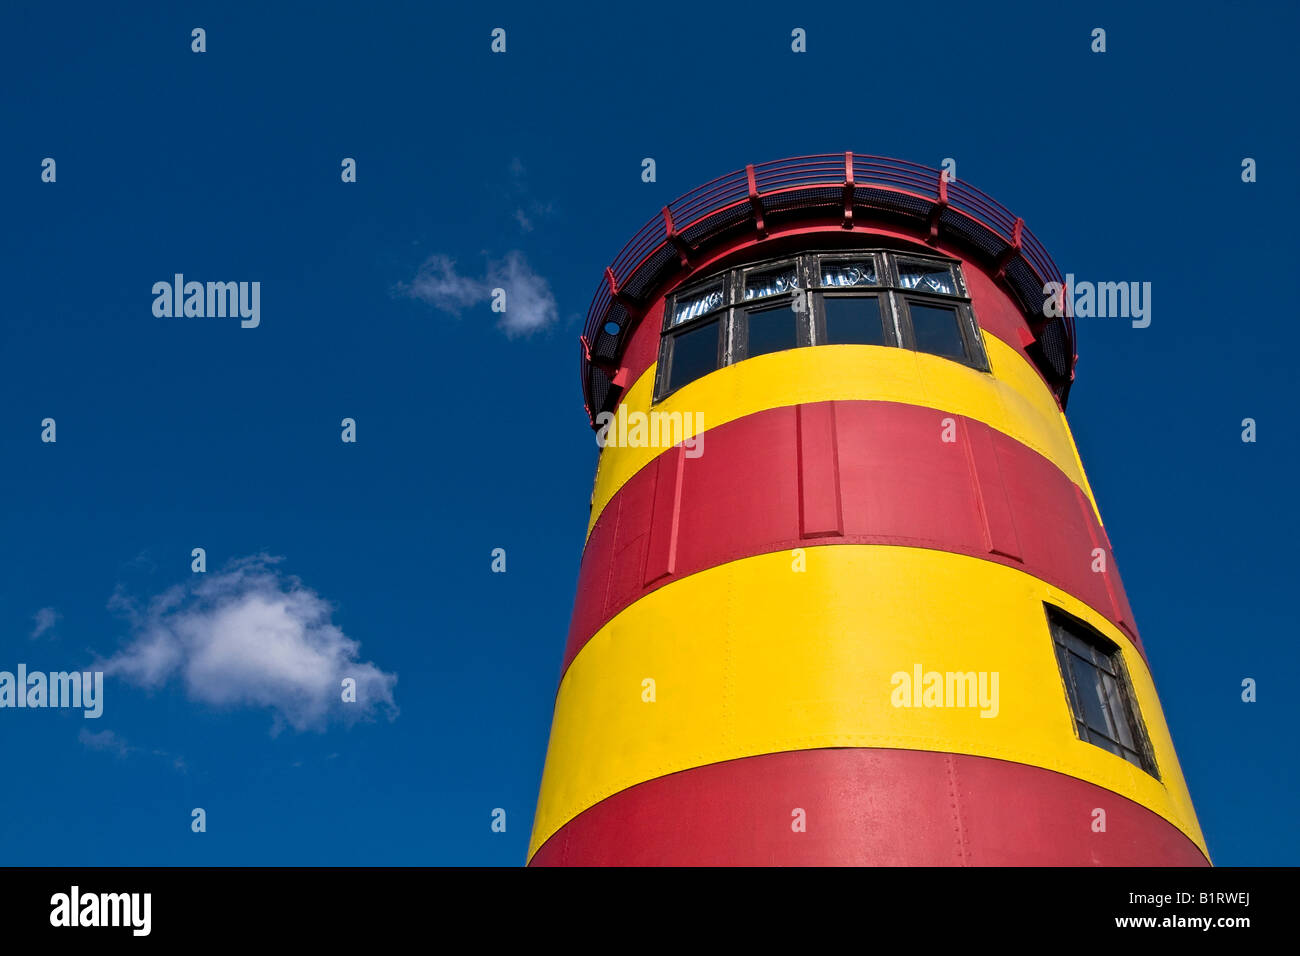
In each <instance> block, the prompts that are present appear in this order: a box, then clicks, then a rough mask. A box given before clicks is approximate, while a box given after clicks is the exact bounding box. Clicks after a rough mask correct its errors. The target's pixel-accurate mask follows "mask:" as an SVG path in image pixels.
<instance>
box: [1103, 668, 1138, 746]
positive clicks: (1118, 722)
mask: <svg viewBox="0 0 1300 956" xmlns="http://www.w3.org/2000/svg"><path fill="white" fill-rule="evenodd" d="M1101 683H1102V686H1103V687H1105V689H1106V703H1107V705H1108V707H1107V709H1108V711H1109V713H1110V716H1111V725H1112V726H1113V727H1114V728H1115V733H1114V734H1113V735H1112V736H1114V738H1115V739H1116V740H1118V741H1119V742H1120V743H1121V744H1123V745H1124V746H1125V747H1127V748H1128V749H1130V750H1132V749H1133V748H1135V747H1136V746H1137V743H1136V742H1135V741H1134V740H1133V732H1132V731H1131V730H1130V729H1129V726H1128V708H1127V707H1125V705H1124V698H1123V697H1122V696H1121V694H1122V693H1123V692H1122V691H1121V690H1120V686H1119V683H1118V682H1117V681H1116V680H1115V678H1113V677H1111V676H1110V675H1109V674H1106V673H1102V674H1101Z"/></svg>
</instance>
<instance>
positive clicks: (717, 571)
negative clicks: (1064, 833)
mask: <svg viewBox="0 0 1300 956" xmlns="http://www.w3.org/2000/svg"><path fill="white" fill-rule="evenodd" d="M803 351H805V352H814V351H819V350H814V349H806V350H803ZM897 351H899V352H900V354H902V355H904V356H906V355H907V354H908V353H905V352H901V350H897ZM850 359H851V361H850V362H849V364H851V365H853V366H854V367H860V366H861V365H862V364H863V362H862V360H861V358H860V357H859V356H856V355H854V356H851V357H850ZM771 364H772V365H773V366H779V365H781V364H782V363H771ZM778 370H779V369H778V368H776V367H773V368H772V369H765V370H763V376H762V377H763V378H764V380H770V378H771V377H772V376H773V375H775V374H776V372H777V371H778ZM768 387H771V383H770V381H769V386H768ZM972 391H973V389H972ZM951 397H953V396H949V395H944V396H940V398H939V399H938V400H941V401H947V400H949V399H950V398H951ZM985 401H987V402H988V403H989V405H990V406H991V405H992V404H994V403H995V399H994V398H986V399H985ZM804 562H805V565H806V570H804V571H797V570H795V568H796V567H797V566H798V562H797V561H795V560H794V558H793V556H792V554H791V553H790V552H779V553H774V554H764V555H757V556H754V557H749V558H744V559H741V560H737V561H733V562H730V563H728V564H725V565H722V566H719V567H716V568H712V569H709V570H706V571H702V572H700V573H698V574H693V575H690V576H689V577H686V578H683V579H681V580H679V581H676V582H674V583H672V584H670V585H668V586H667V587H664V588H661V589H659V590H657V591H654V592H652V593H650V594H648V595H646V596H645V597H643V598H641V599H640V600H639V601H637V602H636V603H635V604H633V605H631V606H630V607H628V608H626V609H625V610H623V611H622V612H621V613H620V614H619V615H618V616H616V617H615V618H614V619H613V620H612V621H610V622H609V623H608V624H607V625H606V626H605V627H603V628H602V629H601V630H600V631H599V632H598V633H597V634H596V635H595V636H594V637H593V638H592V639H591V641H590V642H589V643H588V644H587V645H586V646H585V647H584V648H583V649H582V651H581V652H579V654H578V656H577V657H576V658H575V660H574V661H573V664H572V665H571V666H570V667H569V669H568V672H567V673H566V674H565V676H564V680H563V682H562V683H561V686H560V690H559V694H558V697H557V700H556V705H555V718H554V724H553V726H552V728H551V743H550V748H549V750H548V752H547V757H546V769H545V772H544V775H543V779H542V788H541V796H540V799H539V802H538V807H537V815H536V818H535V821H534V829H533V834H532V841H531V844H530V847H529V855H530V856H531V855H532V853H533V852H534V851H535V850H536V849H537V848H538V847H539V846H540V845H541V844H542V843H544V842H545V841H546V839H547V838H548V837H550V836H551V835H552V834H553V833H555V832H556V830H558V829H559V828H560V827H561V826H563V825H564V824H565V823H566V822H567V821H569V820H570V819H572V818H573V817H574V816H576V815H577V814H579V813H581V812H582V811H583V810H585V809H587V808H588V807H591V806H593V805H594V804H596V803H597V802H599V801H600V800H602V799H604V798H605V797H608V796H610V795H612V794H614V793H617V792H619V791H620V790H623V789H625V788H627V787H631V786H634V785H636V784H638V783H642V782H644V781H647V780H651V779H653V778H655V777H660V776H663V775H664V774H669V773H674V772H676V771H680V770H686V769H689V768H692V767H699V766H702V765H705V764H710V763H715V762H718V761H723V760H731V759H735V758H739V757H747V756H753V755H757V754H765V753H773V752H778V751H788V750H800V749H811V748H819V747H889V748H901V749H911V750H930V751H945V752H950V753H960V754H973V755H977V756H984V757H993V758H998V759H1002V760H1010V761H1015V762H1018V763H1023V764H1030V765H1033V766H1037V767H1044V768H1047V769H1049V770H1054V771H1057V772H1060V773H1063V774H1068V775H1070V776H1072V777H1076V778H1078V779H1081V780H1086V781H1089V782H1090V783H1093V784H1096V785H1098V786H1100V787H1104V788H1105V789H1107V790H1110V791H1113V792H1114V793H1116V794H1119V795H1120V796H1123V797H1127V798H1129V799H1131V800H1134V801H1136V802H1137V803H1140V804H1142V805H1143V806H1145V807H1147V808H1148V809H1150V810H1152V811H1153V812H1155V813H1157V814H1159V815H1160V816H1161V817H1164V818H1165V819H1166V820H1169V821H1170V822H1171V823H1173V824H1174V825H1175V826H1177V827H1178V828H1179V829H1180V830H1182V831H1183V832H1184V833H1186V834H1187V835H1188V837H1190V838H1191V839H1192V840H1193V841H1194V842H1195V843H1196V844H1197V845H1198V846H1199V847H1200V848H1201V850H1202V851H1203V852H1204V851H1205V843H1204V839H1203V837H1202V835H1201V831H1200V827H1199V825H1198V824H1197V821H1196V816H1195V812H1194V810H1193V808H1192V803H1191V798H1190V796H1189V795H1188V792H1187V786H1186V783H1185V782H1184V780H1183V775H1182V771H1181V769H1180V768H1179V765H1178V758H1177V757H1176V756H1175V754H1174V748H1173V743H1172V741H1171V740H1170V737H1169V730H1168V727H1167V726H1166V724H1165V719H1164V715H1163V713H1162V712H1161V708H1160V703H1159V700H1158V699H1157V697H1156V692H1155V687H1154V686H1153V684H1152V681H1151V675H1150V672H1149V670H1148V669H1147V666H1146V664H1145V663H1144V662H1143V660H1142V658H1141V656H1140V655H1139V654H1138V653H1137V651H1136V649H1135V648H1134V647H1133V645H1132V644H1131V643H1130V642H1129V640H1128V639H1127V638H1126V637H1125V636H1124V634H1123V633H1122V632H1120V631H1119V630H1118V629H1116V628H1115V627H1114V625H1112V624H1111V623H1110V622H1108V621H1107V620H1106V619H1105V618H1103V617H1102V616H1101V615H1099V614H1097V613H1096V612H1094V611H1093V610H1091V609H1090V608H1088V607H1087V606H1086V605H1084V604H1083V603H1082V602H1080V601H1078V600H1076V599H1075V598H1073V597H1071V596H1070V595H1068V594H1066V593H1064V592H1062V591H1060V590H1059V589H1056V588H1053V587H1051V586H1050V585H1048V584H1046V583H1044V582H1043V581H1041V580H1039V579H1038V578H1035V577H1033V576H1031V575H1028V574H1025V573H1024V572H1022V571H1019V570H1016V569H1013V568H1010V567H1006V566H1003V565H1000V564H996V563H994V562H990V561H984V560H981V559H978V558H972V557H968V556H964V555H956V554H950V553H947V552H941V551H931V550H926V549H921V548H910V547H894V546H885V545H835V546H824V547H816V548H808V549H807V550H806V551H805V553H804ZM1044 602H1047V603H1050V604H1053V605H1055V606H1057V607H1060V608H1061V609H1062V610H1064V611H1067V612H1068V613H1070V614H1073V615H1074V616H1076V617H1078V618H1080V619H1082V620H1084V621H1086V622H1088V623H1089V624H1090V625H1092V626H1093V627H1094V628H1096V629H1097V630H1099V631H1100V632H1102V633H1103V634H1105V635H1107V636H1108V637H1109V638H1110V639H1111V640H1112V641H1114V642H1115V643H1116V644H1117V645H1118V646H1119V647H1120V648H1121V650H1122V653H1123V656H1124V660H1125V663H1126V664H1127V667H1128V671H1129V674H1130V676H1131V678H1132V682H1133V687H1134V690H1135V692H1136V695H1137V700H1138V703H1139V706H1140V708H1141V714H1142V718H1143V720H1144V722H1145V724H1146V728H1147V732H1148V734H1149V736H1150V739H1151V742H1152V745H1153V747H1154V751H1155V757H1156V762H1157V765H1158V768H1159V772H1160V776H1161V779H1160V780H1157V779H1156V778H1155V777H1152V776H1151V775H1149V774H1147V773H1145V772H1144V771H1142V770H1141V769H1139V768H1138V767H1135V766H1134V765H1132V764H1130V763H1129V762H1127V761H1125V760H1123V759H1122V758H1120V757H1117V756H1115V755H1113V754H1111V753H1109V752H1107V751H1105V750H1102V749H1101V748H1100V747H1097V746H1095V745H1093V744H1090V743H1086V742H1084V741H1081V740H1080V739H1079V738H1078V736H1077V735H1076V732H1075V728H1074V722H1073V719H1072V717H1071V713H1070V706H1069V703H1068V701H1067V698H1066V692H1065V688H1064V684H1063V682H1062V678H1061V675H1060V671H1059V668H1058V665H1057V662H1056V658H1055V655H1054V651H1053V643H1052V638H1051V635H1050V633H1049V631H1048V625H1047V620H1046V616H1045V611H1044V608H1043V604H1044ZM917 666H919V667H920V668H921V669H922V671H923V672H931V671H937V672H940V673H945V674H946V673H947V672H956V673H964V672H976V673H979V672H984V673H985V674H986V675H988V687H989V688H990V689H991V687H992V683H991V680H992V678H991V675H992V674H993V673H996V674H997V675H998V678H997V688H998V693H997V708H996V715H995V716H988V717H983V716H981V713H987V712H988V711H989V709H990V708H988V707H984V708H981V707H979V706H975V707H970V706H946V705H945V706H919V707H918V706H908V707H901V706H895V703H896V700H897V698H896V697H895V696H894V695H895V692H896V691H897V690H898V687H899V686H900V685H898V684H897V683H895V682H894V680H893V675H895V674H898V673H909V674H910V673H913V672H914V669H915V668H916V667H917ZM647 678H649V679H651V680H653V681H654V693H655V700H654V702H653V703H647V702H646V701H645V700H644V699H643V694H644V685H643V681H645V680H646V679H647ZM990 696H991V695H990ZM944 703H945V704H947V703H948V701H947V700H945V701H944ZM1079 825H1080V826H1083V825H1087V824H1086V821H1085V822H1080V824H1079ZM1207 856H1208V853H1207Z"/></svg>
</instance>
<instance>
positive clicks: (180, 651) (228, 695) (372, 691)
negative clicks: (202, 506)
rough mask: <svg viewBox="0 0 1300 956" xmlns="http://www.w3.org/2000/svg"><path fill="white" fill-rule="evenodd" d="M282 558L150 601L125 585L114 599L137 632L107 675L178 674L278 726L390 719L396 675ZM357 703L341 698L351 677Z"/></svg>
mask: <svg viewBox="0 0 1300 956" xmlns="http://www.w3.org/2000/svg"><path fill="white" fill-rule="evenodd" d="M278 561H279V559H278V558H272V557H269V556H267V555H256V556H253V557H249V558H244V559H241V560H239V561H236V562H234V563H232V564H231V565H229V566H228V567H226V568H225V569H223V570H222V571H220V572H214V573H210V574H205V575H195V581H194V582H191V583H187V584H183V585H177V586H176V587H173V588H171V589H169V590H167V591H165V592H163V593H162V594H159V595H157V596H156V597H154V598H153V599H152V600H150V601H149V602H148V604H147V605H146V606H144V607H143V608H141V607H139V606H138V605H137V604H135V603H134V602H132V601H131V600H130V599H129V598H127V597H125V596H124V595H122V594H121V593H118V594H115V595H114V597H113V599H112V600H111V601H110V606H111V607H114V608H115V609H117V610H120V611H123V612H125V613H126V614H127V615H128V617H129V618H130V620H131V624H132V632H133V634H132V637H131V639H130V640H129V641H128V642H127V644H126V645H125V646H124V647H123V648H122V649H121V650H120V651H118V652H117V653H116V654H114V655H113V656H112V657H110V658H109V659H108V660H106V661H104V662H102V665H101V667H102V669H103V671H104V673H105V674H108V675H113V676H120V677H123V678H125V679H127V680H129V681H132V682H134V683H136V684H139V685H141V686H144V687H158V686H162V685H164V684H166V683H169V682H170V681H172V680H177V681H179V682H180V684H181V685H182V686H183V688H184V690H185V692H186V694H187V696H188V697H189V698H190V699H191V700H195V701H198V702H200V703H204V704H208V705H211V706H215V707H240V706H243V707H263V708H266V709H268V710H270V711H271V712H272V714H273V715H274V718H275V723H274V731H275V732H278V731H279V730H280V729H281V728H282V727H283V726H284V725H286V724H287V725H288V726H291V727H293V728H294V729H295V730H299V731H301V730H307V729H323V728H324V726H325V725H326V724H327V723H328V722H329V721H330V720H331V719H343V720H355V719H357V718H361V717H369V716H372V715H373V714H374V713H376V712H380V711H382V712H384V713H386V714H387V715H388V716H389V719H392V718H393V717H394V716H395V715H396V712H397V708H396V705H395V704H394V702H393V685H394V684H396V682H397V676H396V675H395V674H388V673H385V672H384V671H382V670H380V669H379V668H378V667H376V666H375V665H374V664H372V663H370V662H368V661H361V660H359V659H358V655H359V653H360V650H361V645H360V644H359V643H358V642H357V641H354V640H352V639H351V638H349V637H348V636H347V635H346V634H344V633H343V631H341V630H340V629H339V628H338V627H336V626H335V625H334V624H333V623H332V622H331V620H330V618H331V614H332V611H333V608H332V607H331V606H330V604H329V603H328V602H326V601H325V600H324V599H323V598H322V597H321V596H320V595H319V594H317V593H316V592H315V591H313V590H311V589H310V588H308V587H306V586H304V585H303V583H302V582H301V581H299V580H298V579H297V578H295V577H291V576H287V575H284V574H282V573H280V572H279V571H278V570H277V569H276V568H275V567H274V565H275V564H276V563H278ZM348 677H350V678H352V679H354V680H355V681H356V702H355V703H344V702H343V701H342V699H341V694H342V684H343V679H344V678H348Z"/></svg>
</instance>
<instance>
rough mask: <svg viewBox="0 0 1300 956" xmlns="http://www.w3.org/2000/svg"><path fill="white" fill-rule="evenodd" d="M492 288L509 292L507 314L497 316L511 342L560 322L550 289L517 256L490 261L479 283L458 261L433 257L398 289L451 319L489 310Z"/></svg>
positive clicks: (546, 283) (511, 253)
mask: <svg viewBox="0 0 1300 956" xmlns="http://www.w3.org/2000/svg"><path fill="white" fill-rule="evenodd" d="M493 289H504V290H505V293H506V303H505V305H506V309H505V311H504V312H501V313H497V314H498V315H499V316H500V318H499V319H498V321H497V327H498V328H499V329H501V331H503V332H505V334H506V335H507V336H509V337H510V338H514V337H515V336H518V335H529V334H531V333H533V332H537V331H539V330H541V329H544V328H546V327H547V326H550V325H553V324H554V323H555V320H556V319H557V318H558V317H559V308H558V307H557V306H556V304H555V296H554V294H553V293H552V292H551V286H550V284H549V283H548V282H547V281H546V279H544V278H543V277H542V276H540V275H538V274H537V273H536V272H534V271H533V269H532V267H531V266H529V264H528V261H527V260H526V259H525V258H524V255H523V253H522V252H518V251H512V252H509V253H507V254H506V256H505V258H504V259H498V260H493V261H491V262H489V263H488V266H487V273H486V274H485V275H484V277H483V278H481V279H480V278H478V277H476V276H468V275H463V274H462V273H460V272H458V271H457V270H456V263H455V260H453V259H451V258H449V257H448V256H444V255H433V256H430V257H429V258H428V259H426V260H425V262H424V264H423V265H422V266H420V271H419V272H418V273H417V274H416V276H415V278H414V279H413V280H412V281H411V282H410V283H409V284H405V283H403V284H401V285H399V286H398V291H400V292H402V293H404V294H405V295H408V296H410V297H411V298H413V299H419V300H420V301H422V302H427V303H428V304H429V305H431V306H433V307H434V308H435V309H438V310H440V311H443V312H449V313H451V314H452V315H460V313H461V311H462V310H464V309H467V308H469V307H470V306H475V305H482V306H484V307H486V306H487V304H488V303H489V301H490V300H491V298H492V290H493Z"/></svg>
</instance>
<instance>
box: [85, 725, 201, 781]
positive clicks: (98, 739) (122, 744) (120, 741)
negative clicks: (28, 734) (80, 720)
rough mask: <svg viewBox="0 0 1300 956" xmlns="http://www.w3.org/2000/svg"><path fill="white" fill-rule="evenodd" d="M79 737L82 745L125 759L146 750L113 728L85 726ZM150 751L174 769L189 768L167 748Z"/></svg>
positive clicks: (183, 771)
mask: <svg viewBox="0 0 1300 956" xmlns="http://www.w3.org/2000/svg"><path fill="white" fill-rule="evenodd" d="M77 739H78V740H80V741H81V743H82V746H84V747H85V748H86V749H87V750H97V751H99V752H101V753H110V754H112V755H113V756H115V757H118V758H119V759H125V758H126V757H129V756H130V755H132V754H139V753H144V752H145V751H144V749H143V748H141V747H133V746H131V745H130V744H128V743H127V742H126V740H125V739H124V738H123V737H122V735H121V734H118V733H116V732H114V731H112V730H101V731H98V732H92V731H89V730H87V729H86V728H84V727H83V728H82V729H81V732H80V733H78V734H77ZM149 753H150V755H152V756H154V757H158V758H160V759H162V760H165V761H166V762H167V763H169V764H170V765H171V767H172V769H173V770H178V771H180V772H181V773H185V772H186V771H187V770H188V769H189V766H188V764H186V762H185V758H184V757H177V756H175V755H174V754H169V753H168V752H167V751H165V750H151V751H149Z"/></svg>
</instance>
